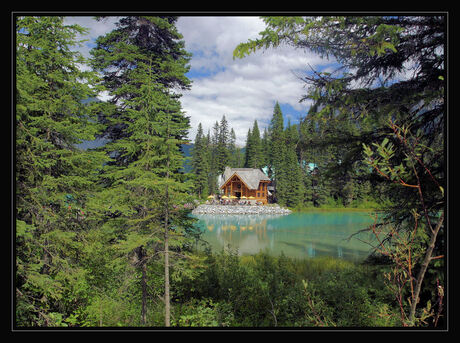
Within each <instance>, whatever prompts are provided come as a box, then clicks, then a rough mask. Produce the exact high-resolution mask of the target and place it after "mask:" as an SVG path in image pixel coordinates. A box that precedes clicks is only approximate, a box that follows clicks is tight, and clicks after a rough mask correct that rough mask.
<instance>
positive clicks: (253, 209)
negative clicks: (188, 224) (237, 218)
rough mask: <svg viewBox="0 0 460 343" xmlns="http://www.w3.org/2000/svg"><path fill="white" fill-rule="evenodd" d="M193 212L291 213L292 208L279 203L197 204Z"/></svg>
mask: <svg viewBox="0 0 460 343" xmlns="http://www.w3.org/2000/svg"><path fill="white" fill-rule="evenodd" d="M192 213H193V214H290V213H292V211H291V210H289V209H287V208H283V207H280V206H279V205H277V204H275V205H269V206H267V205H265V206H247V205H206V204H202V205H199V206H197V207H196V208H195V209H194V210H193V211H192Z"/></svg>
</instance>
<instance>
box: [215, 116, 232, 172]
mask: <svg viewBox="0 0 460 343" xmlns="http://www.w3.org/2000/svg"><path fill="white" fill-rule="evenodd" d="M228 143H229V131H228V122H227V119H225V115H223V116H222V119H221V120H220V125H219V131H218V138H217V147H216V150H217V161H216V164H217V172H218V174H222V173H223V172H224V169H225V167H226V166H228V164H229V160H230V152H229V146H228Z"/></svg>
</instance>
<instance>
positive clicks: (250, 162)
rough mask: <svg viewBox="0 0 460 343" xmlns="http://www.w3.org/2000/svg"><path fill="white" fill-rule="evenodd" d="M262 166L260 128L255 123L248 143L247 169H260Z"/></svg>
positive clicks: (255, 122) (249, 134)
mask: <svg viewBox="0 0 460 343" xmlns="http://www.w3.org/2000/svg"><path fill="white" fill-rule="evenodd" d="M261 166H262V144H261V140H260V131H259V126H258V125H257V120H255V121H254V125H253V127H252V132H248V138H247V142H246V167H247V168H260V167H261Z"/></svg>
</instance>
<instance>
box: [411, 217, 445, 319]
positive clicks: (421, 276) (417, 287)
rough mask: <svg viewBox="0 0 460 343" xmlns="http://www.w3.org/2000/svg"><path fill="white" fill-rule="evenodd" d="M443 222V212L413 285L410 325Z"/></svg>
mask: <svg viewBox="0 0 460 343" xmlns="http://www.w3.org/2000/svg"><path fill="white" fill-rule="evenodd" d="M443 222H444V211H443V212H442V214H441V217H440V218H439V222H438V225H436V228H435V229H434V231H433V230H432V231H431V239H430V244H429V245H428V249H427V251H426V253H425V258H424V259H423V263H422V266H421V268H420V271H419V273H418V275H417V281H416V284H415V291H414V297H413V298H412V303H411V307H410V313H409V322H410V325H414V319H415V309H416V308H417V303H418V301H419V295H420V289H421V287H422V282H423V279H424V277H425V272H426V270H427V269H428V264H429V263H430V261H431V257H432V256H431V255H432V254H433V249H434V245H435V243H436V238H437V236H438V232H439V230H440V229H441V226H442V223H443Z"/></svg>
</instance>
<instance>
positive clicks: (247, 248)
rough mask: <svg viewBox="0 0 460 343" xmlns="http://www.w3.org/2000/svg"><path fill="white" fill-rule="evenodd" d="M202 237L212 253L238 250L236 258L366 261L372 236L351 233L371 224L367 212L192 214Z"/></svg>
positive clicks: (371, 217) (371, 220)
mask: <svg viewBox="0 0 460 343" xmlns="http://www.w3.org/2000/svg"><path fill="white" fill-rule="evenodd" d="M194 217H196V218H197V219H198V223H197V226H198V227H199V228H200V229H201V231H202V232H203V235H202V238H203V240H205V241H207V242H208V243H209V244H210V246H211V248H212V250H213V251H222V250H228V249H232V250H237V251H238V254H239V255H251V254H256V253H258V252H260V251H265V252H267V253H269V254H271V255H280V254H281V253H282V252H283V253H284V254H285V255H286V256H289V257H294V258H301V259H304V258H315V257H320V256H332V257H336V258H343V259H346V260H353V261H359V260H363V259H365V258H366V257H367V256H368V254H369V251H370V249H371V246H370V245H369V242H372V238H373V236H372V234H371V233H369V232H362V233H359V234H358V235H356V236H354V237H353V238H351V239H348V238H349V237H350V236H351V235H352V234H353V233H356V232H357V231H359V230H361V229H364V228H366V227H368V226H369V225H370V224H372V223H373V222H374V218H373V216H371V214H370V213H367V212H329V211H327V212H304V213H292V214H290V215H284V216H278V215H206V214H202V215H194Z"/></svg>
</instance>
